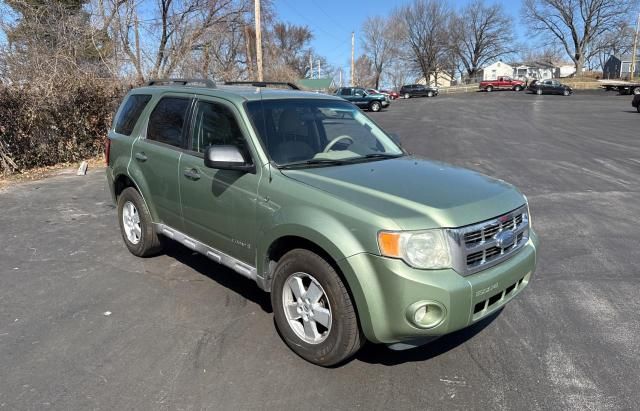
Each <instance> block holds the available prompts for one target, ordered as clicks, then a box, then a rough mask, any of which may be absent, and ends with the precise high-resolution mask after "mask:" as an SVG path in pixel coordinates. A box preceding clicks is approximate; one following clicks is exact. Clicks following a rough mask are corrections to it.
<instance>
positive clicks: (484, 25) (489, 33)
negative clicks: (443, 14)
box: [450, 0, 514, 77]
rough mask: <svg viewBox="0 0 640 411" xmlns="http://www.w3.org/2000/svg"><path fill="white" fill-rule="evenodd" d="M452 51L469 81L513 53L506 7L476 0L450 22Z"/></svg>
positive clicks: (511, 35) (511, 34)
mask: <svg viewBox="0 0 640 411" xmlns="http://www.w3.org/2000/svg"><path fill="white" fill-rule="evenodd" d="M450 33H451V40H452V49H453V51H454V53H455V54H456V55H457V56H458V58H459V59H460V62H461V63H462V65H463V66H464V68H465V70H466V74H467V76H468V77H476V76H477V74H478V71H480V69H482V67H484V66H485V65H486V64H487V63H490V62H493V61H495V60H497V59H499V58H501V57H504V56H506V55H509V54H511V53H513V52H514V49H513V27H512V25H511V20H510V19H509V17H507V16H506V15H505V14H504V7H503V6H501V5H498V4H493V5H487V4H485V2H484V0H474V1H473V2H472V3H470V4H468V5H467V6H466V7H465V8H463V9H462V12H461V13H460V14H457V15H454V16H453V17H452V19H451V29H450Z"/></svg>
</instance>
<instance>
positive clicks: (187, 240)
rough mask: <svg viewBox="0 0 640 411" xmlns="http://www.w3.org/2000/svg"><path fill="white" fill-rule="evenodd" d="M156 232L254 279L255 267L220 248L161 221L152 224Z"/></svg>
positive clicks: (255, 274) (255, 275)
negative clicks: (217, 248) (210, 245)
mask: <svg viewBox="0 0 640 411" xmlns="http://www.w3.org/2000/svg"><path fill="white" fill-rule="evenodd" d="M154 226H155V229H156V232H157V233H159V234H162V235H164V236H165V237H167V238H170V239H172V240H175V241H177V242H179V243H181V244H182V245H184V246H185V247H187V248H190V249H191V250H193V251H196V252H198V253H200V254H202V255H204V256H207V257H209V258H210V259H212V260H213V261H215V262H216V263H218V264H222V265H224V266H227V267H229V268H231V269H232V270H233V271H235V272H237V273H238V274H241V275H243V276H245V277H247V278H250V279H252V280H253V281H256V277H257V270H256V268H255V267H252V266H250V265H249V264H245V263H243V262H242V261H240V260H238V259H236V258H234V257H231V256H230V255H227V254H225V253H223V252H222V251H220V250H216V249H215V248H213V247H209V246H208V245H206V244H204V243H201V242H200V241H198V240H196V239H193V238H191V237H189V236H188V235H186V234H184V233H181V232H180V231H178V230H176V229H173V228H171V227H169V226H167V225H164V224H161V223H155V224H154Z"/></svg>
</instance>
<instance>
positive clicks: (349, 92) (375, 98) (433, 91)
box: [334, 84, 438, 112]
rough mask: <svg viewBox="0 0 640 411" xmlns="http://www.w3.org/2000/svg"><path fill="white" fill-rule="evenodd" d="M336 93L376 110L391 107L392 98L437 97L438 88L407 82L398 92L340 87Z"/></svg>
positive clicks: (354, 102) (361, 106)
mask: <svg viewBox="0 0 640 411" xmlns="http://www.w3.org/2000/svg"><path fill="white" fill-rule="evenodd" d="M334 94H335V95H336V96H339V97H341V98H343V99H345V100H347V101H350V102H352V103H353V104H355V105H356V106H358V107H360V108H362V109H366V110H369V111H374V112H376V111H380V110H382V109H383V108H387V107H389V104H390V103H391V101H392V100H396V99H398V98H400V97H404V98H411V97H435V96H437V95H438V88H437V87H432V86H428V85H427V86H425V85H423V84H407V85H404V86H402V87H401V88H400V92H399V93H398V92H396V91H389V90H377V89H374V88H363V87H339V88H338V89H337V90H336V91H335V93H334Z"/></svg>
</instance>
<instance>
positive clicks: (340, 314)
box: [271, 249, 365, 367]
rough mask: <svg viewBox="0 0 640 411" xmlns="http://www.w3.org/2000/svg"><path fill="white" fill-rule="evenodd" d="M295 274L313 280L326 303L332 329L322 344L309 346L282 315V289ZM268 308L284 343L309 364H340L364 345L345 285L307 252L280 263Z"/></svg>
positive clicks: (321, 260)
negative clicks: (310, 277) (305, 275)
mask: <svg viewBox="0 0 640 411" xmlns="http://www.w3.org/2000/svg"><path fill="white" fill-rule="evenodd" d="M297 273H305V274H308V275H311V276H313V278H314V279H315V280H316V281H317V282H318V283H319V284H320V285H321V287H322V288H323V290H324V292H325V295H326V298H327V300H328V304H329V307H330V312H331V327H330V329H329V330H328V331H327V332H328V334H327V336H326V337H325V339H324V340H323V341H322V342H319V343H315V344H312V343H309V342H306V341H304V340H303V339H302V338H301V337H299V336H298V335H297V334H296V332H295V331H294V329H293V328H292V325H290V323H289V320H288V319H287V315H286V314H285V306H284V302H283V294H284V290H285V286H286V285H287V280H288V279H289V278H290V277H291V276H293V275H294V274H297ZM323 298H324V297H323ZM271 304H272V307H273V314H274V318H275V323H276V326H277V327H278V330H279V331H280V335H281V336H282V338H283V340H284V342H285V343H286V344H287V345H288V346H289V348H291V349H292V350H293V351H294V352H295V353H296V354H298V355H299V356H300V357H302V358H304V359H305V360H307V361H309V362H312V363H314V364H317V365H321V366H323V367H330V366H332V365H336V364H339V363H341V362H342V361H345V360H346V359H348V358H349V357H351V356H352V355H354V354H355V353H356V352H357V351H358V350H359V349H360V348H361V347H362V345H363V344H364V342H365V339H364V336H363V335H362V331H361V330H360V326H359V324H358V318H357V315H356V311H355V307H354V306H353V303H352V301H351V297H350V296H349V292H348V290H347V288H346V286H345V284H344V283H343V282H342V280H341V279H340V276H339V275H338V273H337V272H336V271H335V269H334V268H333V267H332V266H331V264H329V263H328V262H327V261H326V260H325V259H324V258H322V257H320V256H319V255H317V254H315V253H313V252H311V251H309V250H305V249H295V250H291V251H289V252H288V253H286V254H285V255H284V256H283V257H282V258H281V259H280V261H279V262H278V265H277V266H276V269H275V273H274V279H273V283H272V287H271Z"/></svg>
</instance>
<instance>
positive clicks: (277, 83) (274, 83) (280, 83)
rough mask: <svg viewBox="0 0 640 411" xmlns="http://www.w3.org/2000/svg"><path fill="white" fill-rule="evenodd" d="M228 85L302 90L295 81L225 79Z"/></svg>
mask: <svg viewBox="0 0 640 411" xmlns="http://www.w3.org/2000/svg"><path fill="white" fill-rule="evenodd" d="M224 84H225V85H226V86H238V85H245V86H253V87H269V86H287V87H289V88H290V89H291V90H300V87H298V86H296V85H295V84H293V83H287V82H283V81H225V82H224Z"/></svg>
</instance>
